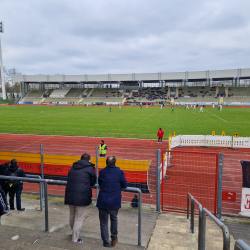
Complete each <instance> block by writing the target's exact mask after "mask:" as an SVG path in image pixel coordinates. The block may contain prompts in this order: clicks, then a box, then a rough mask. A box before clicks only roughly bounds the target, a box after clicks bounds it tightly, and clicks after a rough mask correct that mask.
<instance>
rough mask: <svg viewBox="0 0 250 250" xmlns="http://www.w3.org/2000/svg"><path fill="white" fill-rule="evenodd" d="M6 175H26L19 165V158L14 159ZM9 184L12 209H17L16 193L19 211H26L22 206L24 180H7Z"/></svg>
mask: <svg viewBox="0 0 250 250" xmlns="http://www.w3.org/2000/svg"><path fill="white" fill-rule="evenodd" d="M4 175H7V176H10V175H11V176H14V177H26V175H25V173H24V171H23V170H22V169H21V168H19V167H18V165H17V159H12V160H11V162H10V167H9V168H8V169H6V170H5V172H4ZM7 186H8V190H9V197H10V200H9V202H10V210H15V207H14V197H15V195H16V207H17V210H18V211H24V210H25V208H22V207H21V194H22V190H23V182H22V181H17V180H15V181H13V182H12V181H11V180H7Z"/></svg>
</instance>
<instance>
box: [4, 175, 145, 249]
mask: <svg viewBox="0 0 250 250" xmlns="http://www.w3.org/2000/svg"><path fill="white" fill-rule="evenodd" d="M32 177H34V175H32ZM38 178H39V177H38ZM0 179H4V180H10V179H11V180H19V181H25V182H34V183H39V184H42V185H43V188H44V201H45V204H44V208H45V231H49V213H48V188H47V185H48V184H53V185H55V184H56V185H59V186H65V185H66V184H67V181H59V180H58V181H57V180H49V179H35V178H27V177H12V176H11V177H10V176H0ZM40 186H41V185H40ZM91 188H92V189H97V188H99V185H98V184H95V185H94V186H92V187H91ZM40 190H41V188H40ZM122 191H129V192H134V193H138V194H139V201H138V202H139V207H138V208H139V209H138V245H139V246H141V230H142V226H141V224H142V223H141V222H142V192H141V190H140V189H139V188H132V187H127V188H123V189H122ZM40 203H41V191H40Z"/></svg>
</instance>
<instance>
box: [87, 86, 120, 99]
mask: <svg viewBox="0 0 250 250" xmlns="http://www.w3.org/2000/svg"><path fill="white" fill-rule="evenodd" d="M122 95H123V92H120V91H119V89H117V88H113V89H108V88H96V89H94V91H93V92H92V93H91V96H89V97H103V98H109V97H112V98H113V97H119V98H121V97H122Z"/></svg>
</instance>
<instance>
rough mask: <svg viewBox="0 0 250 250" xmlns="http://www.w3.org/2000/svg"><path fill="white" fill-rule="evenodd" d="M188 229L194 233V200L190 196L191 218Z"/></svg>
mask: <svg viewBox="0 0 250 250" xmlns="http://www.w3.org/2000/svg"><path fill="white" fill-rule="evenodd" d="M190 230H191V233H192V234H193V233H194V200H193V197H192V196H191V220H190Z"/></svg>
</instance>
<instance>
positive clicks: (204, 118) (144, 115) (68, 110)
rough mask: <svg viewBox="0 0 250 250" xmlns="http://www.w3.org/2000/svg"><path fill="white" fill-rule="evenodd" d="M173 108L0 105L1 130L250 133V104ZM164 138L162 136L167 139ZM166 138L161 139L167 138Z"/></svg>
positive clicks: (141, 135)
mask: <svg viewBox="0 0 250 250" xmlns="http://www.w3.org/2000/svg"><path fill="white" fill-rule="evenodd" d="M199 110H200V109H199V108H197V109H196V110H193V109H191V108H190V109H189V110H184V108H183V107H181V109H179V108H178V107H175V109H174V112H172V113H171V108H170V107H164V108H163V109H161V108H160V107H149V108H146V107H143V108H142V109H141V108H140V107H134V108H133V107H122V108H121V110H120V109H119V107H112V110H111V112H110V111H109V108H108V107H92V106H89V107H84V106H73V107H72V106H68V107H65V106H0V121H1V122H0V133H11V134H36V135H70V136H90V137H116V138H142V139H155V138H156V134H157V131H158V129H159V128H162V129H163V130H164V131H165V136H166V137H168V134H169V133H171V134H172V135H173V133H174V132H175V133H176V134H177V135H179V134H182V135H211V134H212V131H215V134H216V135H221V134H222V131H225V134H226V135H230V136H233V135H234V134H235V133H236V132H237V133H238V134H239V136H244V137H249V136H250V108H230V107H223V110H222V111H218V110H217V108H215V109H212V108H210V107H208V108H207V107H205V108H204V112H203V113H200V112H199ZM165 136H164V137H165ZM166 137H165V138H166Z"/></svg>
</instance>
